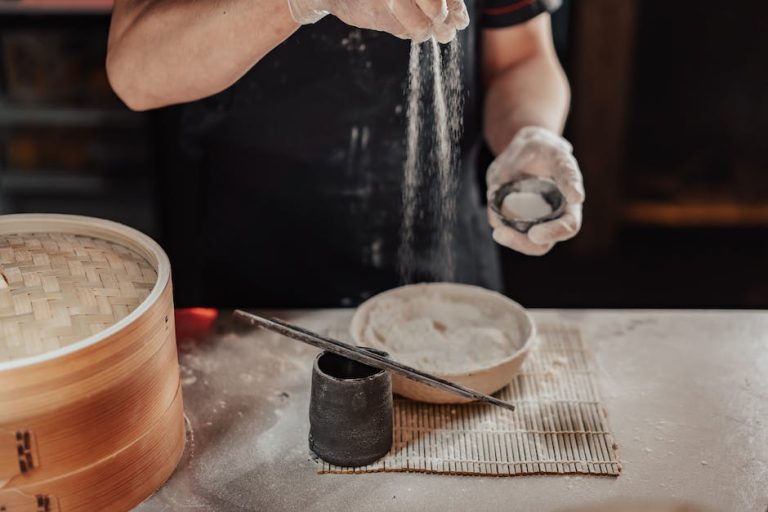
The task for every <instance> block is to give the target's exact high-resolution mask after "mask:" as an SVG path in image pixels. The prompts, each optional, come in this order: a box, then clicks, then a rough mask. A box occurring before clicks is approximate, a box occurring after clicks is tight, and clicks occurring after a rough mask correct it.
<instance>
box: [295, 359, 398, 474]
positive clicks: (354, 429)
mask: <svg viewBox="0 0 768 512" xmlns="http://www.w3.org/2000/svg"><path fill="white" fill-rule="evenodd" d="M366 350H370V351H371V352H375V353H377V354H380V355H383V356H386V355H388V354H387V353H386V352H381V351H379V350H374V349H370V348H366ZM391 447H392V379H391V377H390V374H389V372H387V371H385V370H380V369H378V368H373V367H370V366H367V365H364V364H362V363H358V362H356V361H352V360H351V359H347V358H345V357H342V356H339V355H336V354H333V353H330V352H323V353H322V354H320V355H319V356H317V359H315V365H314V367H313V368H312V392H311V396H310V402H309V449H310V450H312V451H313V452H314V453H315V454H316V455H317V456H318V457H320V458H321V459H323V460H325V461H326V462H329V463H331V464H335V465H337V466H346V467H359V466H366V465H368V464H371V463H373V462H375V461H377V460H378V459H380V458H381V457H383V456H384V455H386V454H387V452H389V449H390V448H391Z"/></svg>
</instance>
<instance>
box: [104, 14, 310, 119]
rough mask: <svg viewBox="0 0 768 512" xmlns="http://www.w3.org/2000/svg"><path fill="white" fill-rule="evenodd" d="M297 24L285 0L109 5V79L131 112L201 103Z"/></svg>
mask: <svg viewBox="0 0 768 512" xmlns="http://www.w3.org/2000/svg"><path fill="white" fill-rule="evenodd" d="M298 26H299V25H298V24H297V23H296V22H295V21H294V20H293V19H292V18H291V14H290V12H289V9H288V3H287V2H286V0H115V4H114V9H113V13H112V24H111V27H110V32H109V46H108V52H107V73H108V75H109V81H110V83H111V84H112V87H113V89H114V90H115V92H116V93H117V94H118V96H120V98H121V99H122V100H123V101H124V102H125V103H126V104H127V105H128V106H129V107H130V108H132V109H134V110H146V109H151V108H156V107H162V106H165V105H170V104H174V103H181V102H186V101H192V100H196V99H200V98H204V97H206V96H210V95H212V94H215V93H217V92H220V91H222V90H224V89H226V88H227V87H229V86H230V85H232V84H233V83H235V82H236V81H237V80H238V79H239V78H240V77H241V76H242V75H243V74H245V72H246V71H248V70H249V69H250V68H251V67H252V66H253V65H254V64H256V63H257V62H258V61H259V60H260V59H261V58H262V57H264V56H265V55H266V54H267V53H269V52H270V51H271V50H272V49H273V48H275V47H276V46H277V45H279V44H280V43H281V42H283V41H284V40H285V39H286V38H288V37H289V36H290V35H291V34H292V33H293V32H294V31H295V30H296V29H297V28H298Z"/></svg>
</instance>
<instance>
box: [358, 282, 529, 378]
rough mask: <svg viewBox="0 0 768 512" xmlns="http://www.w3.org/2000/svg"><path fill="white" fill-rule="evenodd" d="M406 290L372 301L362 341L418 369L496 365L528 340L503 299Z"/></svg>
mask: <svg viewBox="0 0 768 512" xmlns="http://www.w3.org/2000/svg"><path fill="white" fill-rule="evenodd" d="M408 288H409V290H408V292H409V293H401V294H397V295H392V296H387V297H382V298H381V300H378V301H376V303H375V304H373V305H372V307H371V309H370V310H369V311H368V314H367V317H366V322H365V325H364V326H363V329H362V333H361V334H362V337H361V338H362V341H363V343H362V344H364V345H367V346H371V347H375V348H380V349H382V350H386V351H387V352H389V353H390V356H391V357H392V358H394V359H396V360H398V361H399V362H401V363H404V364H407V365H410V366H413V367H415V368H418V369H420V370H423V371H427V372H433V373H437V374H442V375H449V374H460V373H466V372H469V371H472V370H478V369H480V368H483V367H486V366H490V365H493V364H495V363H498V362H500V361H501V360H503V359H505V358H507V357H509V356H511V355H512V354H513V353H514V352H516V351H517V350H518V349H519V348H520V347H521V345H522V343H523V341H524V340H523V334H522V332H521V326H520V324H519V319H518V318H517V317H516V316H515V314H514V312H511V311H509V306H507V305H505V304H504V303H503V302H502V301H501V300H500V299H501V298H500V297H499V298H498V299H496V298H495V297H492V299H489V298H482V297H479V296H478V295H476V294H463V293H456V291H455V290H450V289H445V290H440V289H434V288H430V287H428V286H423V287H420V286H412V287H408ZM486 293H487V292H486ZM493 299H495V300H493Z"/></svg>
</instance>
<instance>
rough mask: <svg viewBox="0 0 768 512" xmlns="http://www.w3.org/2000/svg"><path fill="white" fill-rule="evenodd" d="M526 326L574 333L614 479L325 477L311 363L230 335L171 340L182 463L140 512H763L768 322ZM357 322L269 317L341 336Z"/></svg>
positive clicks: (338, 315) (648, 320)
mask: <svg viewBox="0 0 768 512" xmlns="http://www.w3.org/2000/svg"><path fill="white" fill-rule="evenodd" d="M272 313H276V312H272ZM533 313H534V317H535V319H536V321H537V322H538V323H544V322H546V323H559V324H565V325H570V326H575V327H578V328H579V329H580V330H581V333H582V336H583V338H584V342H585V344H586V346H587V347H589V349H591V350H592V352H593V353H594V355H595V359H596V362H597V366H598V380H599V385H600V387H601V392H602V395H603V399H604V402H605V404H606V407H607V409H608V414H609V422H610V425H611V427H612V430H613V432H614V435H615V437H616V440H617V442H618V444H619V447H620V448H619V457H620V459H621V462H622V464H623V473H622V475H621V476H619V477H618V478H606V477H589V476H555V475H552V476H525V477H511V478H506V477H505V478H498V477H466V476H463V477H462V476H443V475H421V474H405V473H402V474H400V473H378V474H365V475H319V474H317V466H316V464H315V463H314V462H313V461H312V460H311V459H310V457H309V453H308V449H307V432H308V428H309V426H308V419H307V409H308V400H309V380H310V368H311V363H312V360H313V357H314V355H315V354H316V353H317V351H316V350H314V349H312V348H311V347H308V346H304V345H303V344H300V343H297V342H294V341H292V340H288V339H286V338H280V337H278V336H276V335H274V334H271V333H268V332H265V331H254V330H249V329H242V328H235V327H233V326H232V325H231V324H230V323H229V322H226V321H225V322H221V324H222V325H219V327H218V329H217V332H216V333H213V334H210V335H208V336H203V337H198V338H199V339H194V338H187V339H184V340H180V346H179V347H180V354H179V357H180V361H181V365H182V369H181V380H182V387H183V393H184V404H185V411H186V417H187V422H188V436H187V437H188V443H187V450H186V453H185V455H184V458H183V460H182V462H181V464H180V465H179V467H178V469H177V470H176V472H175V474H174V475H173V476H172V477H171V479H170V480H169V481H168V482H167V483H166V484H165V486H164V487H163V488H162V489H160V491H158V493H157V494H156V495H154V496H153V497H151V498H150V499H149V500H147V501H146V502H145V503H144V504H142V505H141V506H139V507H138V508H137V509H136V510H137V511H140V512H161V511H171V510H195V511H208V510H210V511H222V512H229V511H232V512H234V511H249V510H254V511H257V510H258V511H271V510H279V511H293V510H296V511H347V510H365V511H376V510H418V511H420V512H427V511H432V510H435V511H441V512H444V511H452V510H472V511H473V512H480V511H485V510H488V511H491V510H493V511H498V510H531V511H541V512H547V511H570V510H573V511H576V510H595V509H593V508H591V507H592V506H594V505H596V504H605V503H606V502H610V503H613V504H614V505H613V506H611V507H610V508H608V509H607V510H614V511H619V510H625V509H623V508H618V507H617V505H615V504H617V503H626V502H627V500H630V501H631V502H632V503H635V502H636V501H638V500H639V501H640V502H648V503H654V504H665V505H667V504H669V505H673V504H681V503H687V504H692V505H696V507H695V508H693V509H688V508H686V509H685V510H699V507H701V510H723V511H745V512H746V511H755V512H766V508H767V507H768V312H757V311H755V312H748V311H603V310H568V311H549V310H534V312H533ZM351 315H352V310H306V311H281V312H279V316H281V317H282V318H285V319H288V320H290V321H292V322H296V323H299V324H301V325H303V326H305V327H308V328H311V329H315V330H318V331H324V332H330V333H331V334H332V335H336V336H339V337H341V336H343V335H344V332H345V331H346V326H347V324H348V322H349V319H350V318H351ZM600 510H603V509H600ZM626 510H629V509H626ZM631 510H651V509H635V508H632V509H631ZM652 510H682V509H677V508H674V507H673V508H652Z"/></svg>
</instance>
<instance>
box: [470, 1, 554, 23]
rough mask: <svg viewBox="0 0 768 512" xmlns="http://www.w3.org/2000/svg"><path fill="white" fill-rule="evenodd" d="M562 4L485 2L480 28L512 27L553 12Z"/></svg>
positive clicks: (552, 2) (544, 2)
mask: <svg viewBox="0 0 768 512" xmlns="http://www.w3.org/2000/svg"><path fill="white" fill-rule="evenodd" d="M560 3H561V0H483V1H482V2H480V26H481V27H483V28H504V27H511V26H512V25H517V24H518V23H524V22H526V21H528V20H530V19H531V18H534V17H536V16H538V15H539V14H541V13H543V12H553V11H555V10H557V8H558V7H560Z"/></svg>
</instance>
